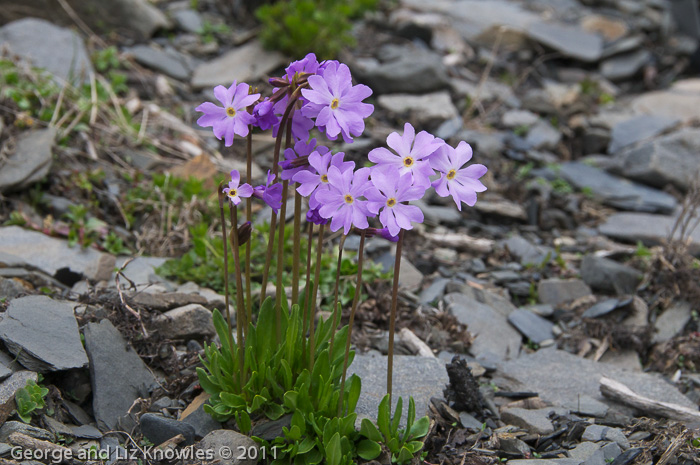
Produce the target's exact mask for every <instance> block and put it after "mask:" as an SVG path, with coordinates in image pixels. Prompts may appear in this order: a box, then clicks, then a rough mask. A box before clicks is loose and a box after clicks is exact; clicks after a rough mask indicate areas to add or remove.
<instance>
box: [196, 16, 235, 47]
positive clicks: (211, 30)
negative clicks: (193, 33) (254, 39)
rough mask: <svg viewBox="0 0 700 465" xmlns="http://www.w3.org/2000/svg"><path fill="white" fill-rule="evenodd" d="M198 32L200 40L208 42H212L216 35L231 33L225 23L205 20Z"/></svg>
mask: <svg viewBox="0 0 700 465" xmlns="http://www.w3.org/2000/svg"><path fill="white" fill-rule="evenodd" d="M198 33H199V35H200V36H201V37H202V41H203V42H204V43H207V44H208V43H211V42H214V41H215V40H216V38H217V37H218V36H225V35H229V34H231V28H230V27H229V25H228V24H226V23H212V22H210V21H206V20H205V21H204V22H203V23H202V29H201V30H199V31H198Z"/></svg>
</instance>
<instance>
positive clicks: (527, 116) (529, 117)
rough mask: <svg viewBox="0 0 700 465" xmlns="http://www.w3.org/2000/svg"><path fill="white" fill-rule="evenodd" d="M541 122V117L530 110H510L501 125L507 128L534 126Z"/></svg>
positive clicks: (502, 119)
mask: <svg viewBox="0 0 700 465" xmlns="http://www.w3.org/2000/svg"><path fill="white" fill-rule="evenodd" d="M539 120H540V117H539V116H538V115H537V114H535V113H533V112H531V111H528V110H508V111H507V112H505V113H504V114H503V116H502V117H501V124H502V125H503V126H505V127H507V128H517V127H522V126H528V127H529V126H532V125H533V124H535V123H537V122H538V121H539Z"/></svg>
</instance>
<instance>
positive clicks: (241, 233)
mask: <svg viewBox="0 0 700 465" xmlns="http://www.w3.org/2000/svg"><path fill="white" fill-rule="evenodd" d="M233 231H234V229H233V228H231V247H232V248H233V247H234V243H233ZM252 233H253V225H252V224H251V222H250V221H246V222H245V223H243V224H242V225H240V226H239V227H238V246H239V247H240V246H242V245H243V244H245V243H246V242H248V241H249V240H250V236H251V234H252Z"/></svg>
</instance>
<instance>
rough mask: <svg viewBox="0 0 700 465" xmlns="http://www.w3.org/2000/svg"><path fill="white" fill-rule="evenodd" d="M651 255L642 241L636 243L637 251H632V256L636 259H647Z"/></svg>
mask: <svg viewBox="0 0 700 465" xmlns="http://www.w3.org/2000/svg"><path fill="white" fill-rule="evenodd" d="M651 255H652V254H651V250H649V248H648V247H647V246H645V245H644V243H643V242H642V241H637V249H636V250H635V251H634V256H635V257H637V258H649V257H651Z"/></svg>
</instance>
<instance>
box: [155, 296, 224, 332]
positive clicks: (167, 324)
mask: <svg viewBox="0 0 700 465" xmlns="http://www.w3.org/2000/svg"><path fill="white" fill-rule="evenodd" d="M154 323H155V324H156V326H157V327H158V329H159V331H160V332H161V334H162V335H163V336H165V337H167V338H173V339H188V338H205V337H208V336H213V335H214V334H215V333H216V330H215V329H214V321H213V319H212V313H211V312H210V311H209V310H207V309H206V308H204V307H203V306H201V305H199V304H190V305H185V306H184V307H178V308H175V309H173V310H170V311H168V312H166V313H164V314H162V315H158V316H157V317H156V319H155V322H154Z"/></svg>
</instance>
